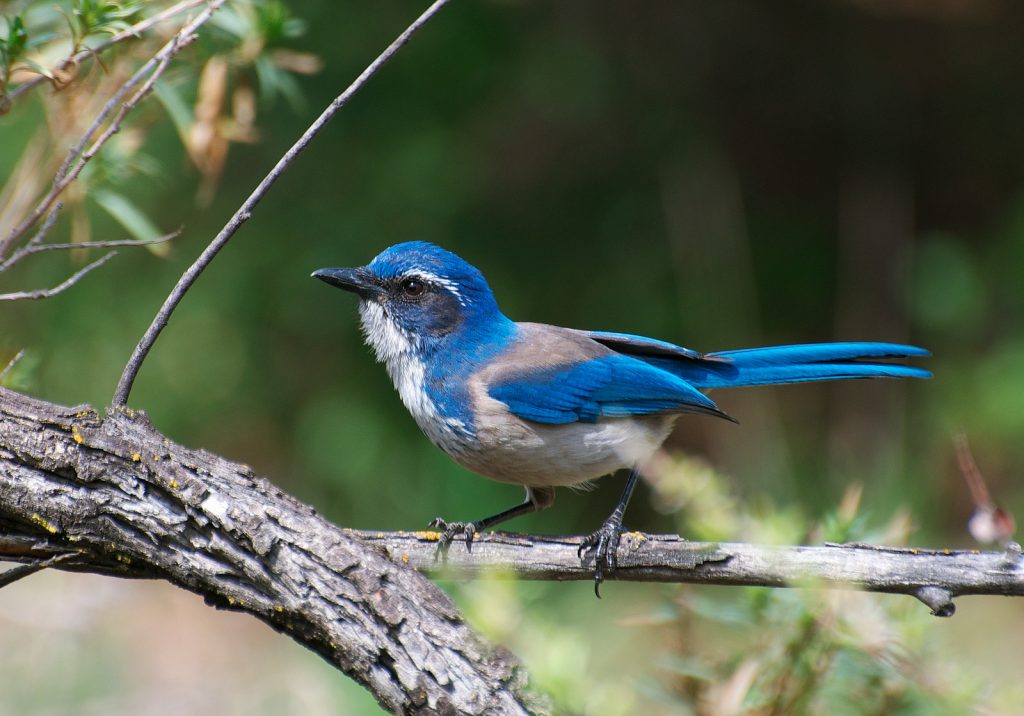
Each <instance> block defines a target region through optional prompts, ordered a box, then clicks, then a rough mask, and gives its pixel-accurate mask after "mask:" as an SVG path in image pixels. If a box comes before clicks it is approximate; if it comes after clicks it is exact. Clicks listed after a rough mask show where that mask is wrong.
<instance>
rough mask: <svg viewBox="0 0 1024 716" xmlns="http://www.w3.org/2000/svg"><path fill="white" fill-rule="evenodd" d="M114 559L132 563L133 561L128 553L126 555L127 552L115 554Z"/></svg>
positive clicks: (123, 562)
mask: <svg viewBox="0 0 1024 716" xmlns="http://www.w3.org/2000/svg"><path fill="white" fill-rule="evenodd" d="M114 559H116V560H117V561H118V562H120V563H121V564H131V563H132V558H131V557H129V556H128V555H126V554H115V555H114Z"/></svg>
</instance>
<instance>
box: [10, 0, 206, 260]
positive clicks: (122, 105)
mask: <svg viewBox="0 0 1024 716" xmlns="http://www.w3.org/2000/svg"><path fill="white" fill-rule="evenodd" d="M223 3H224V0H210V2H209V4H208V5H207V7H206V8H205V9H204V10H203V11H202V12H201V13H199V14H198V15H197V16H196V17H195V19H193V20H192V21H190V22H188V23H186V24H185V25H184V26H183V27H182V28H181V29H180V30H179V31H178V32H177V33H175V34H174V36H173V37H172V38H171V39H170V40H168V41H167V43H166V44H164V46H163V47H162V48H161V49H160V50H159V52H157V53H156V54H155V55H154V56H153V57H152V58H150V59H149V61H147V62H146V63H145V64H143V65H142V67H140V68H139V69H138V70H136V71H135V73H134V74H133V75H132V76H131V77H129V78H128V80H126V81H125V83H124V84H123V85H121V87H120V88H118V90H117V91H116V92H115V93H114V95H113V96H112V97H111V98H110V100H108V101H107V103H106V104H105V105H103V109H101V110H100V112H99V114H98V115H97V116H96V118H95V119H94V120H93V122H92V124H91V125H90V126H89V128H88V129H87V130H86V131H85V133H84V134H83V135H82V137H81V138H80V139H79V141H78V142H77V143H76V144H75V146H74V147H72V148H71V151H70V152H69V153H68V156H67V158H66V159H65V160H64V163H63V164H62V165H61V168H60V169H59V170H58V171H57V175H56V177H55V178H54V182H53V185H52V186H51V188H50V191H49V192H47V194H46V196H44V197H43V198H42V200H40V202H39V204H38V205H37V206H36V208H35V210H34V211H33V212H32V213H31V214H29V215H28V216H27V217H26V218H25V219H24V220H23V221H22V222H21V223H20V224H18V225H17V226H15V227H14V229H12V230H11V233H10V234H9V235H8V236H7V237H6V238H5V239H4V240H3V242H2V243H0V256H4V255H6V254H7V252H8V251H9V250H10V248H11V246H12V245H13V244H14V242H16V241H17V240H18V239H20V238H21V237H22V236H24V235H25V233H26V232H27V231H28V230H29V229H30V228H31V227H32V226H33V225H35V223H36V222H37V221H39V219H40V218H41V217H42V216H43V215H44V214H45V213H46V212H47V211H49V209H50V207H51V206H52V205H53V203H54V202H55V201H56V200H57V197H58V196H60V194H61V193H62V192H63V191H64V190H65V189H67V187H68V185H70V184H71V182H73V181H74V180H75V179H77V178H78V175H79V174H80V173H81V171H82V169H84V168H85V165H86V164H87V163H88V162H89V160H90V159H92V158H93V157H94V156H95V155H96V153H97V152H98V151H99V150H100V148H101V147H102V146H103V145H104V144H106V142H107V141H108V140H109V139H110V137H112V136H113V135H114V134H115V133H116V132H117V131H118V130H119V129H120V125H121V121H122V120H123V119H124V117H125V115H126V114H127V113H128V112H129V111H131V110H132V109H133V108H134V107H135V105H137V104H138V103H139V101H141V100H142V98H143V97H144V96H145V95H146V94H148V93H149V92H150V90H152V88H153V85H154V84H155V83H156V81H157V79H159V77H160V75H162V74H163V72H164V70H166V69H167V66H168V64H169V63H170V61H171V60H172V59H173V58H174V56H175V55H177V53H178V52H180V51H181V50H182V49H183V48H184V47H186V46H187V45H188V44H190V43H191V42H192V41H193V40H194V39H195V37H196V34H195V33H196V31H197V30H198V29H199V28H200V27H202V25H203V24H204V23H205V22H206V21H207V20H209V19H210V16H211V15H212V14H213V13H214V11H216V10H217V8H219V7H220V6H221V5H222V4H223ZM144 80H145V81H144ZM140 82H141V83H142V86H141V87H140V88H139V89H138V91H136V92H135V93H134V94H133V95H131V97H129V98H128V99H127V100H125V97H126V96H128V94H129V92H131V91H132V90H133V89H134V88H135V86H136V85H138V84H139V83H140ZM115 109H118V111H117V114H116V115H115V117H114V119H113V120H112V121H111V123H110V125H109V126H108V127H107V129H106V131H104V132H103V134H101V135H100V136H99V137H98V138H97V139H96V140H95V141H94V142H93V144H92V145H91V146H90V147H89V148H88V149H85V146H86V144H88V143H89V140H90V139H92V136H93V134H95V133H96V132H97V131H98V130H99V127H100V126H101V125H102V124H103V122H105V121H106V120H107V118H108V117H109V116H110V115H111V113H113V112H114V111H115Z"/></svg>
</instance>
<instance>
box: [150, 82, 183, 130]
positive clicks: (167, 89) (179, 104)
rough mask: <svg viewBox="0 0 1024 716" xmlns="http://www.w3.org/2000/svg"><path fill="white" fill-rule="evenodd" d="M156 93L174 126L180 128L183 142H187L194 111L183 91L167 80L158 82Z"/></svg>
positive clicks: (155, 88)
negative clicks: (185, 98) (182, 93)
mask: <svg viewBox="0 0 1024 716" xmlns="http://www.w3.org/2000/svg"><path fill="white" fill-rule="evenodd" d="M154 93H155V94H156V98H157V99H158V100H159V101H160V104H162V105H163V106H164V109H165V110H167V114H168V115H169V116H170V118H171V122H173V123H174V128H175V129H176V130H178V136H179V137H180V138H181V143H182V144H185V143H186V142H187V141H188V133H189V130H190V129H191V128H192V112H191V110H189V107H188V105H187V104H186V103H185V100H184V99H183V98H182V96H181V93H180V92H178V88H177V87H174V86H172V85H170V84H167V83H166V82H157V83H156V87H154Z"/></svg>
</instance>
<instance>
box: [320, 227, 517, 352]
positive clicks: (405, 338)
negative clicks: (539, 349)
mask: <svg viewBox="0 0 1024 716" xmlns="http://www.w3.org/2000/svg"><path fill="white" fill-rule="evenodd" d="M313 277H314V278H318V279H320V280H321V281H324V282H326V283H329V284H331V285H332V286H337V287H338V288H342V289H345V290H346V291H351V292H352V293H354V294H356V295H357V296H359V313H360V316H361V317H362V323H363V330H364V331H365V333H366V338H367V342H369V343H370V345H372V346H373V348H374V349H375V350H376V352H377V355H378V357H380V358H381V360H385V361H387V360H389V359H390V358H392V357H394V355H395V354H397V353H400V352H406V351H408V350H410V349H412V348H423V347H426V346H429V345H436V344H437V343H439V342H441V341H443V339H445V338H446V337H448V336H450V335H453V334H457V333H459V332H461V331H465V330H467V329H468V330H471V331H473V332H477V331H478V330H479V329H486V326H487V323H488V322H489V321H505V320H507V319H505V318H504V316H502V314H501V312H500V311H499V310H498V305H497V303H496V302H495V300H494V295H493V294H492V293H491V289H490V286H488V285H487V280H486V279H485V278H484V276H483V274H482V273H480V271H479V270H477V269H476V268H475V267H474V266H472V265H470V264H469V263H467V262H466V261H464V260H463V259H461V258H460V257H458V256H456V255H455V254H453V253H452V252H451V251H446V250H445V249H442V248H441V247H439V246H435V245H434V244H430V243H427V242H425V241H410V242H407V243H403V244H396V245H395V246H391V247H390V248H387V249H385V250H384V251H382V252H381V253H380V254H378V255H377V257H376V258H375V259H374V260H373V261H371V262H370V263H369V264H368V265H366V266H362V267H359V268H324V269H319V270H317V271H314V272H313Z"/></svg>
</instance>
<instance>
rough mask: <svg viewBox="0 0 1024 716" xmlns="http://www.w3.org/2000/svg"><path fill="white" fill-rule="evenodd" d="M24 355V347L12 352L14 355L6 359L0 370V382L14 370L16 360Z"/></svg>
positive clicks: (16, 363)
mask: <svg viewBox="0 0 1024 716" xmlns="http://www.w3.org/2000/svg"><path fill="white" fill-rule="evenodd" d="M24 357H25V349H24V348H22V349H21V350H20V351H18V352H17V353H15V354H14V357H13V358H11V359H10V360H9V361H7V365H6V366H4V369H3V370H0V383H3V382H4V378H6V377H7V374H8V373H10V372H11V371H12V370H14V366H16V365H18V361H20V360H21V359H22V358H24Z"/></svg>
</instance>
